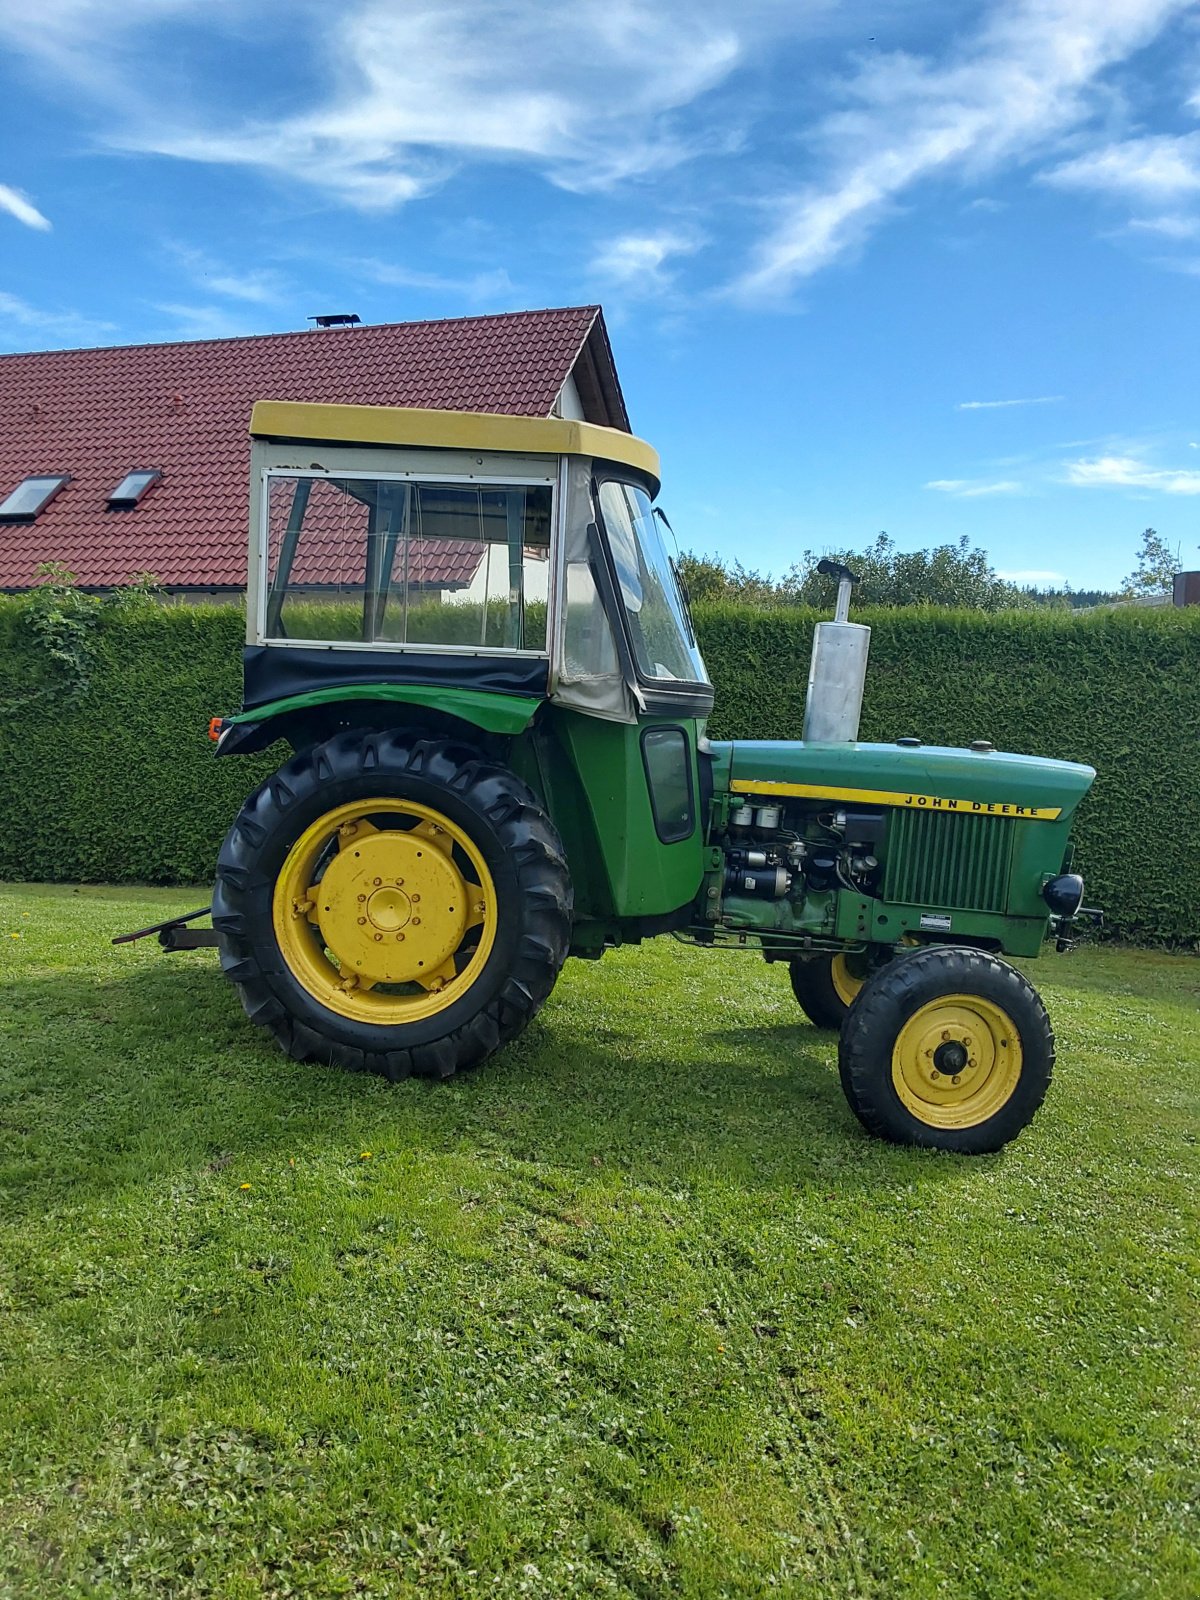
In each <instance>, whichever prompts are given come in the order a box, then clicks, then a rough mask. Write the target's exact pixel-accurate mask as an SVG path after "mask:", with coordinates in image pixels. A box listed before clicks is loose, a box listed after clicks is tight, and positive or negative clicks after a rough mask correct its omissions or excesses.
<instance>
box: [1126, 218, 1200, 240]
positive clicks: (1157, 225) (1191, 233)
mask: <svg viewBox="0 0 1200 1600" xmlns="http://www.w3.org/2000/svg"><path fill="white" fill-rule="evenodd" d="M1129 226H1130V228H1132V229H1133V230H1134V231H1135V232H1138V233H1156V234H1158V235H1160V236H1161V237H1162V238H1164V239H1195V238H1196V237H1197V236H1200V218H1198V217H1186V216H1179V215H1176V214H1174V213H1167V214H1165V215H1164V216H1161V217H1132V218H1130V222H1129Z"/></svg>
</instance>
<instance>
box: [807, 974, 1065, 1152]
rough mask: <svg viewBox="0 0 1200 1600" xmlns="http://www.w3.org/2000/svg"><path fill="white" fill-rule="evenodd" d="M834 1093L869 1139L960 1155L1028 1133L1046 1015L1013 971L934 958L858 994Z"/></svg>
mask: <svg viewBox="0 0 1200 1600" xmlns="http://www.w3.org/2000/svg"><path fill="white" fill-rule="evenodd" d="M838 1066H839V1068H840V1071H841V1079H842V1088H843V1089H844V1090H845V1094H846V1099H847V1100H848V1101H849V1102H850V1107H851V1109H852V1110H853V1112H854V1114H855V1116H856V1117H857V1118H858V1120H859V1121H860V1122H861V1123H862V1125H863V1127H864V1128H866V1130H867V1132H868V1133H872V1134H874V1135H875V1136H876V1137H877V1138H880V1139H888V1140H890V1141H891V1142H892V1143H893V1144H910V1145H926V1146H930V1147H932V1148H933V1149H937V1150H953V1151H957V1152H958V1153H959V1154H962V1155H982V1154H985V1153H986V1152H989V1151H993V1150H999V1149H1001V1148H1002V1147H1003V1146H1004V1145H1006V1144H1008V1142H1009V1141H1010V1140H1011V1139H1014V1138H1016V1136H1017V1134H1018V1133H1020V1132H1021V1130H1022V1129H1023V1128H1024V1127H1026V1126H1027V1125H1028V1123H1029V1122H1030V1121H1031V1119H1032V1118H1033V1116H1034V1113H1035V1112H1036V1111H1037V1109H1038V1107H1039V1106H1040V1105H1041V1103H1042V1101H1043V1100H1044V1099H1045V1097H1046V1091H1047V1089H1048V1088H1049V1086H1050V1079H1051V1076H1052V1074H1053V1071H1054V1033H1053V1031H1052V1029H1051V1026H1050V1019H1049V1017H1048V1016H1047V1014H1046V1008H1045V1007H1044V1006H1043V1004H1042V1001H1041V999H1040V997H1039V995H1038V993H1037V991H1036V990H1035V989H1034V988H1033V986H1032V984H1030V983H1029V981H1028V979H1026V978H1025V977H1024V976H1023V975H1022V974H1021V973H1020V972H1018V971H1017V970H1016V968H1015V967H1010V966H1009V965H1008V963H1007V962H1005V961H1001V960H999V959H998V958H997V957H996V956H993V955H988V954H986V953H985V952H984V951H981V950H970V949H965V948H959V947H957V946H945V945H938V946H931V947H929V948H926V949H923V950H918V951H916V952H915V953H914V954H912V955H910V956H906V957H905V958H904V959H903V960H902V961H895V962H891V963H889V964H888V965H887V966H885V967H883V968H881V969H880V970H879V972H877V973H876V974H875V976H874V977H873V978H872V979H871V980H870V982H869V983H867V984H866V986H865V987H864V989H863V991H862V994H861V995H860V996H859V997H858V1000H857V1001H856V1002H855V1004H854V1007H853V1009H852V1010H851V1011H850V1013H849V1015H848V1016H847V1018H846V1022H845V1025H844V1026H843V1028H842V1035H841V1039H840V1041H839V1045H838Z"/></svg>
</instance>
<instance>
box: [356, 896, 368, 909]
mask: <svg viewBox="0 0 1200 1600" xmlns="http://www.w3.org/2000/svg"><path fill="white" fill-rule="evenodd" d="M358 903H359V905H360V906H362V905H366V903H367V897H366V895H365V894H360V895H359V897H358Z"/></svg>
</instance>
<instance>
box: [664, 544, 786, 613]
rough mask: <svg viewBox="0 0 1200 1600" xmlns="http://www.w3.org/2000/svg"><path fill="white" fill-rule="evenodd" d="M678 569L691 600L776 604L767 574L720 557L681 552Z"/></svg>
mask: <svg viewBox="0 0 1200 1600" xmlns="http://www.w3.org/2000/svg"><path fill="white" fill-rule="evenodd" d="M679 571H680V574H681V576H682V577H683V581H684V583H685V584H686V585H687V591H688V597H689V598H690V599H691V600H694V601H695V600H740V601H743V602H744V603H747V604H749V605H756V606H771V605H778V604H779V594H778V592H777V586H776V584H775V583H774V581H773V580H772V578H771V577H770V575H769V574H764V573H761V572H756V571H754V570H753V569H752V568H748V567H743V565H742V563H741V562H740V561H733V562H724V561H722V560H721V558H720V556H697V555H693V554H692V553H691V551H684V553H683V554H682V555H681V556H680V557H679Z"/></svg>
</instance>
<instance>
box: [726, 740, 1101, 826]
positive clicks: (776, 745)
mask: <svg viewBox="0 0 1200 1600" xmlns="http://www.w3.org/2000/svg"><path fill="white" fill-rule="evenodd" d="M709 749H710V751H711V754H712V756H713V758H714V761H715V767H714V774H713V775H714V779H715V786H716V788H717V789H718V790H726V791H731V792H733V793H735V794H756V795H778V796H781V797H782V796H794V797H796V798H798V799H811V800H829V801H831V802H836V803H838V804H842V805H851V806H911V807H914V808H917V809H920V810H934V811H940V810H946V811H967V812H977V813H978V812H982V813H986V814H989V815H992V816H1018V817H1034V818H1042V819H1046V820H1054V819H1058V818H1060V817H1066V816H1069V815H1070V813H1071V812H1072V811H1074V809H1075V807H1076V806H1077V805H1078V804H1079V802H1080V800H1082V799H1083V797H1084V795H1085V794H1086V793H1087V791H1088V790H1089V788H1091V785H1092V780H1093V779H1094V778H1095V776H1096V774H1095V771H1094V770H1093V769H1092V768H1091V767H1085V766H1081V765H1078V764H1077V763H1075V762H1073V761H1048V760H1043V759H1042V758H1041V757H1038V756H1017V755H1008V754H1006V753H1004V752H1002V751H997V750H956V749H949V748H946V747H943V746H940V745H918V746H916V747H913V746H905V745H896V744H836V745H833V744H803V743H800V742H799V741H792V740H784V739H761V740H756V739H734V740H724V741H718V740H714V741H712V742H711V744H710V746H709Z"/></svg>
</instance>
